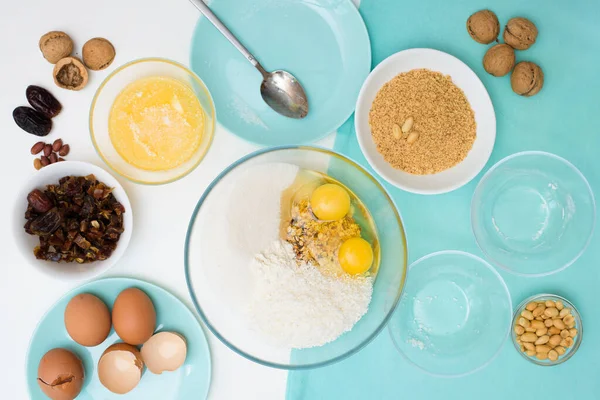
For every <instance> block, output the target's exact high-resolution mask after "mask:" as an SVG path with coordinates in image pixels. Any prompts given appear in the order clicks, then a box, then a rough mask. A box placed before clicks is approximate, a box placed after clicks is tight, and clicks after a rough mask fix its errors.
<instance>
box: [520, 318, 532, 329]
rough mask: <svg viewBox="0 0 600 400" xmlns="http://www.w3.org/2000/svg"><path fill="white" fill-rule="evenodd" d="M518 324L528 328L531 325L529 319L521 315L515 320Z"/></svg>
mask: <svg viewBox="0 0 600 400" xmlns="http://www.w3.org/2000/svg"><path fill="white" fill-rule="evenodd" d="M517 323H518V324H519V325H521V326H522V327H523V328H529V327H530V326H531V322H529V320H527V319H525V318H523V317H521V318H519V321H518V322H517Z"/></svg>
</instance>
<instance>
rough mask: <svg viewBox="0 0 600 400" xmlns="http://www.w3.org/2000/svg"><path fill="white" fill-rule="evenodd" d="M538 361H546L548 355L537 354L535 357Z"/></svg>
mask: <svg viewBox="0 0 600 400" xmlns="http://www.w3.org/2000/svg"><path fill="white" fill-rule="evenodd" d="M535 356H536V357H537V358H538V360H547V359H548V353H537V354H536V355H535Z"/></svg>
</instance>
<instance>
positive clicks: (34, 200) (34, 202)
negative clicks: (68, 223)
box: [27, 189, 54, 213]
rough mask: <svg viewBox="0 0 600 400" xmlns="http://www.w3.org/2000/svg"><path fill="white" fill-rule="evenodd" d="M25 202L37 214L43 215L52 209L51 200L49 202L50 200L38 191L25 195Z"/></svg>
mask: <svg viewBox="0 0 600 400" xmlns="http://www.w3.org/2000/svg"><path fill="white" fill-rule="evenodd" d="M27 202H28V203H29V205H30V206H31V208H33V209H34V210H35V211H37V212H39V213H45V212H46V211H50V209H51V208H52V207H54V204H52V200H50V198H49V197H48V196H46V194H45V193H44V192H42V191H41V190H39V189H34V190H32V191H31V193H29V194H28V195H27Z"/></svg>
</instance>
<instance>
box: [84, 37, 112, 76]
mask: <svg viewBox="0 0 600 400" xmlns="http://www.w3.org/2000/svg"><path fill="white" fill-rule="evenodd" d="M115 54H116V53H115V48H114V46H113V45H112V43H111V42H109V41H108V40H106V39H104V38H93V39H90V40H88V41H87V42H86V43H85V44H84V45H83V50H82V56H83V62H84V63H85V65H86V66H87V67H88V68H89V69H91V70H92V71H99V70H102V69H105V68H107V67H108V66H109V65H110V64H111V63H112V62H113V60H114V59H115Z"/></svg>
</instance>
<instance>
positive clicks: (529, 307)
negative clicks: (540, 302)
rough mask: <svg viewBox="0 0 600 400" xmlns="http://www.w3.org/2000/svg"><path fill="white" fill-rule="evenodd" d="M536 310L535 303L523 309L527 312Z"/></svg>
mask: <svg viewBox="0 0 600 400" xmlns="http://www.w3.org/2000/svg"><path fill="white" fill-rule="evenodd" d="M536 308H537V303H536V302H535V301H532V302H531V303H529V304H527V305H526V306H525V309H526V310H529V311H533V310H535V309H536Z"/></svg>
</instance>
